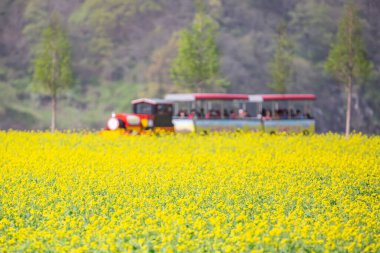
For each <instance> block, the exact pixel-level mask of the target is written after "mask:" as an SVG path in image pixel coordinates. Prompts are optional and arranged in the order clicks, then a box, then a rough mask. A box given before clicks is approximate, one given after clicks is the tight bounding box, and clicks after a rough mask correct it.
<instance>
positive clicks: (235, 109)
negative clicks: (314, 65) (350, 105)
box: [106, 93, 316, 134]
mask: <svg viewBox="0 0 380 253" xmlns="http://www.w3.org/2000/svg"><path fill="white" fill-rule="evenodd" d="M315 99H316V96H315V95H314V94H223V93H187V94H168V95H166V96H165V98H164V99H155V98H152V99H150V98H142V99H137V100H133V101H132V105H133V113H132V114H123V113H121V114H114V115H112V117H111V118H110V119H109V120H108V122H107V126H106V130H116V129H119V130H120V129H121V130H122V131H125V132H126V133H143V132H145V131H153V132H162V131H165V132H180V133H186V132H212V131H237V130H239V131H265V132H268V133H276V132H294V133H301V132H302V133H304V134H310V133H313V132H314V131H315V120H314V118H313V116H312V115H313V114H312V109H313V107H312V105H311V103H312V102H313V101H314V100H315Z"/></svg>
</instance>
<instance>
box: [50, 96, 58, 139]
mask: <svg viewBox="0 0 380 253" xmlns="http://www.w3.org/2000/svg"><path fill="white" fill-rule="evenodd" d="M56 111H57V96H56V95H55V94H54V95H52V96H51V132H52V133H53V132H54V131H55V118H56V117H55V114H56Z"/></svg>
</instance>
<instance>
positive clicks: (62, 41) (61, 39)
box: [33, 12, 73, 132]
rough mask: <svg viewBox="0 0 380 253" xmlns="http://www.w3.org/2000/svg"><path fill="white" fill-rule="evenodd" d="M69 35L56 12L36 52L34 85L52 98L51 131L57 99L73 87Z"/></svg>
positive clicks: (53, 126)
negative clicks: (64, 91) (61, 92)
mask: <svg viewBox="0 0 380 253" xmlns="http://www.w3.org/2000/svg"><path fill="white" fill-rule="evenodd" d="M70 54H71V50H70V44H69V40H68V38H67V34H66V33H65V31H64V29H63V27H62V25H61V22H60V18H59V14H58V13H56V12H54V13H53V14H52V16H51V19H50V22H49V25H48V26H47V27H46V28H45V29H44V30H43V31H42V35H41V39H40V42H39V44H38V46H37V49H36V52H35V60H34V75H33V86H34V87H35V88H36V89H37V90H39V91H41V92H45V93H47V94H48V95H49V96H50V97H51V131H52V132H54V130H55V128H56V111H57V96H58V94H59V92H60V91H61V90H63V89H66V88H69V87H71V85H72V84H73V80H72V70H71V56H70Z"/></svg>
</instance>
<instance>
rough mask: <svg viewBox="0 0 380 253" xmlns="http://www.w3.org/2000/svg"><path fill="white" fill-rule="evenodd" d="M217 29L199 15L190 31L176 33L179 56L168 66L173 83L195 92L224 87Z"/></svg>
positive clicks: (214, 24)
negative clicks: (220, 68) (177, 34)
mask: <svg viewBox="0 0 380 253" xmlns="http://www.w3.org/2000/svg"><path fill="white" fill-rule="evenodd" d="M216 29H217V25H216V23H215V22H214V21H213V20H212V19H211V18H210V17H209V16H207V15H206V14H205V13H203V12H199V13H197V14H196V15H195V17H194V20H193V24H192V27H191V29H189V30H188V29H184V30H182V31H180V32H179V40H178V53H177V56H176V58H175V59H174V60H173V62H172V65H171V77H172V80H173V82H174V83H176V84H178V85H180V86H182V87H184V88H185V89H188V90H189V91H197V92H201V91H202V92H205V91H210V90H213V89H214V88H215V87H216V88H217V89H218V86H219V87H222V86H223V84H226V82H225V81H224V80H223V79H222V78H220V72H219V67H220V63H219V58H220V56H219V50H218V47H217V43H216V37H217V33H216Z"/></svg>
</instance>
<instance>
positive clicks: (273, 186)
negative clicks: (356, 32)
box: [0, 132, 380, 252]
mask: <svg viewBox="0 0 380 253" xmlns="http://www.w3.org/2000/svg"><path fill="white" fill-rule="evenodd" d="M0 247H1V248H0V252H15V251H16V252H17V251H18V252H28V251H29V252H36V251H38V252H49V251H50V252H52V251H57V252H61V251H71V252H117V251H120V252H125V251H137V252H140V251H141V252H183V251H188V252H218V251H219V252H251V251H252V252H273V251H277V252H294V251H301V252H327V251H332V252H376V251H377V252H379V251H380V137H378V136H376V137H366V136H361V135H354V136H353V137H351V138H350V139H349V140H346V139H344V138H343V137H342V136H339V135H334V134H327V135H313V136H308V137H305V136H286V135H280V136H269V135H262V134H244V133H242V134H213V135H207V136H200V135H176V136H175V135H173V136H159V137H156V136H129V137H125V136H122V137H120V136H108V137H102V136H100V135H99V134H94V133H56V134H54V135H52V134H50V133H26V132H0Z"/></svg>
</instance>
